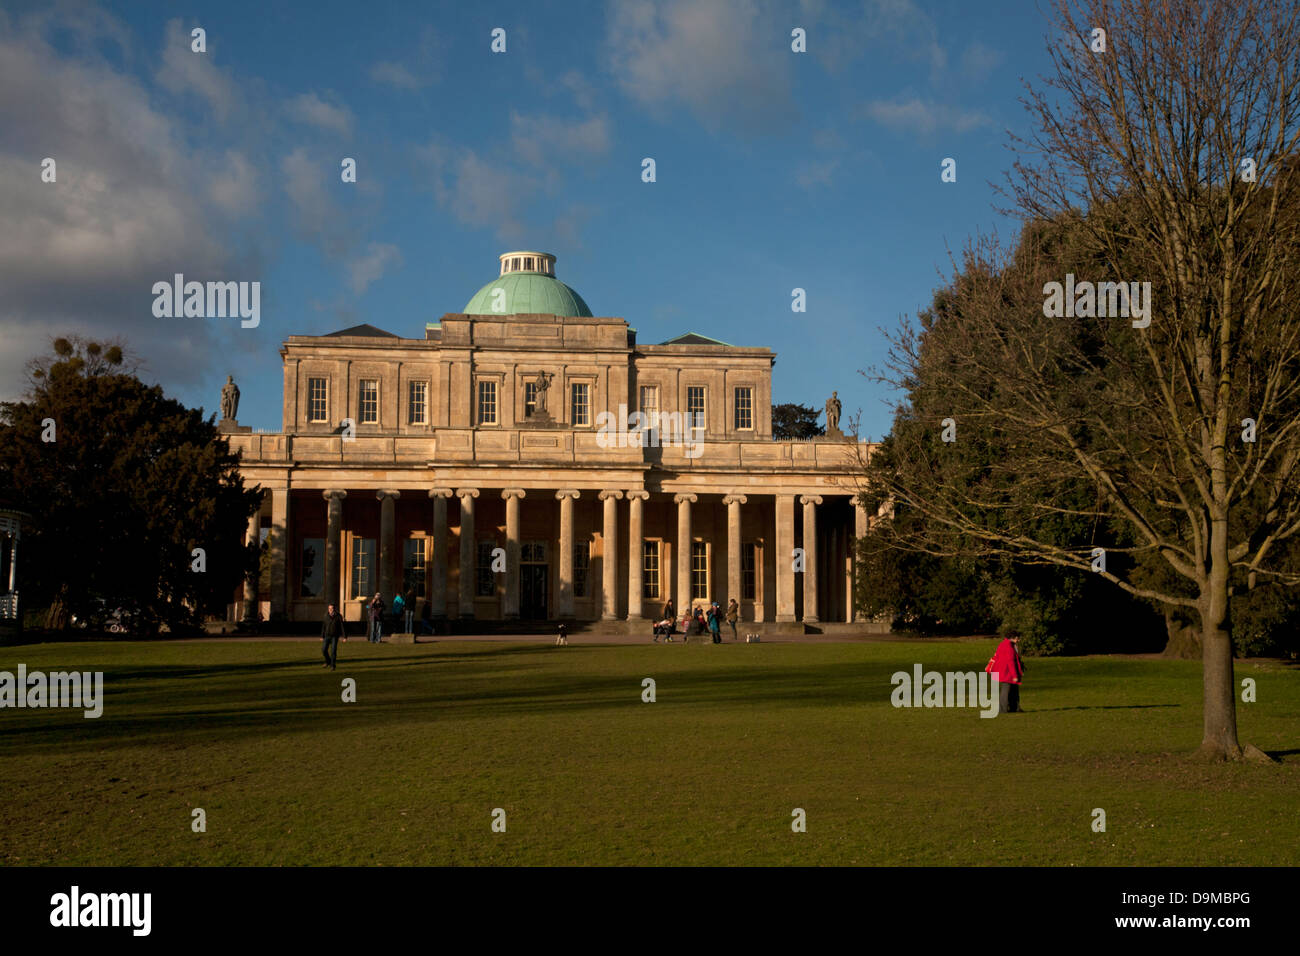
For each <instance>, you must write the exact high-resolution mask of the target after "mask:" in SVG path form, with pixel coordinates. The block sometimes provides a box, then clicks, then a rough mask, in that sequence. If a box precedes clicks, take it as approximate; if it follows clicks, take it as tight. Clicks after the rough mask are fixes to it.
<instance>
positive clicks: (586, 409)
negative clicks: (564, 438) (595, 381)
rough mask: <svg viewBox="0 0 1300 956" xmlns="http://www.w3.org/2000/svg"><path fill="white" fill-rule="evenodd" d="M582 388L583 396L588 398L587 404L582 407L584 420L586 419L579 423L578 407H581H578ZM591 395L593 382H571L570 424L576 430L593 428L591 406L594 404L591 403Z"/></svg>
mask: <svg viewBox="0 0 1300 956" xmlns="http://www.w3.org/2000/svg"><path fill="white" fill-rule="evenodd" d="M580 388H581V389H582V390H583V394H584V395H585V396H586V401H585V402H584V403H583V405H582V409H583V418H584V420H583V421H578V407H579V406H578V389H580ZM591 393H592V383H591V382H589V381H570V382H569V424H570V425H572V426H573V427H574V428H590V427H591V421H592V416H591V406H592V402H591Z"/></svg>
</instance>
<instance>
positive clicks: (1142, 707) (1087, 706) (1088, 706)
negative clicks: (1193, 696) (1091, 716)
mask: <svg viewBox="0 0 1300 956" xmlns="http://www.w3.org/2000/svg"><path fill="white" fill-rule="evenodd" d="M1181 706H1183V705H1182V704H1078V705H1076V706H1074V707H1034V708H1031V709H1032V710H1033V711H1034V712H1035V713H1039V714H1045V713H1047V712H1048V711H1053V710H1149V709H1151V708H1153V707H1181ZM1026 713H1028V711H1026Z"/></svg>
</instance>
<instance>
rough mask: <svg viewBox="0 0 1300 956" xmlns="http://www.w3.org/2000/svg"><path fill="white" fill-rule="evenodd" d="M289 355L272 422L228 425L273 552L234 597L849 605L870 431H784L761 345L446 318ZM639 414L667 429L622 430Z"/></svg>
mask: <svg viewBox="0 0 1300 956" xmlns="http://www.w3.org/2000/svg"><path fill="white" fill-rule="evenodd" d="M548 265H549V266H551V267H552V268H553V260H551V262H550V263H548ZM566 288H567V287H566ZM281 355H282V357H283V360H284V403H283V427H282V430H281V431H280V432H279V433H276V434H260V433H259V434H244V433H239V434H232V435H230V436H229V440H230V442H231V444H232V446H233V447H234V448H235V449H236V450H237V451H238V452H239V453H240V456H241V471H242V472H243V475H244V477H245V480H246V481H247V482H248V483H249V484H250V485H259V486H261V488H262V489H263V490H264V498H263V507H262V510H261V513H260V514H259V515H257V516H255V517H254V519H253V521H252V522H251V523H250V527H249V535H250V538H251V540H258V538H259V537H260V536H261V534H262V529H264V528H265V529H267V535H266V538H267V544H268V550H269V553H270V572H269V575H267V576H266V577H264V578H263V586H262V588H261V589H260V591H261V593H257V594H256V597H254V592H255V591H258V590H259V589H258V588H257V586H256V582H250V583H249V585H247V586H246V594H245V595H244V596H243V598H244V600H245V606H244V613H251V612H254V611H257V612H260V614H261V616H262V617H263V618H269V619H271V620H276V619H289V620H319V619H320V618H321V616H322V615H323V612H324V606H325V603H326V600H327V597H328V596H334V597H336V598H339V599H340V603H341V605H342V607H343V608H344V614H345V616H346V617H347V618H348V619H350V620H357V619H359V618H360V617H361V615H362V604H363V600H368V599H369V598H370V597H371V596H373V594H374V593H375V592H376V591H379V592H380V593H381V595H382V597H383V600H384V602H385V606H386V607H388V606H391V602H392V597H393V593H394V591H395V590H396V589H398V588H401V589H403V590H405V589H406V588H408V587H410V588H413V589H414V590H415V591H416V592H417V596H418V598H419V600H420V602H421V604H423V603H424V602H427V603H428V605H429V610H430V613H431V616H432V617H434V618H435V619H438V618H443V617H447V618H461V619H468V618H474V619H478V620H499V619H504V620H510V619H515V618H523V619H548V620H549V619H555V618H573V619H576V620H614V619H629V620H638V619H643V618H644V619H650V618H656V617H658V616H659V614H660V611H661V610H662V608H663V606H664V604H665V602H666V601H668V600H670V599H671V600H672V601H673V603H674V606H675V607H676V609H677V614H678V616H679V617H680V615H681V612H682V609H683V608H684V607H685V606H687V605H690V604H695V603H707V602H709V601H714V600H716V601H718V602H719V603H720V604H721V605H723V606H724V607H725V606H726V603H727V601H728V599H730V598H731V597H733V596H734V597H737V598H739V599H740V603H741V609H742V616H743V619H744V620H746V621H763V622H770V621H776V622H794V621H797V620H803V621H805V622H809V623H813V622H830V621H851V620H853V612H852V607H851V604H852V602H851V593H852V574H853V568H852V558H851V554H852V547H851V542H852V538H853V536H854V535H855V534H861V533H862V532H863V531H864V530H865V527H866V517H865V514H864V513H863V512H862V509H861V508H859V507H857V506H856V505H855V503H854V502H853V497H852V496H853V494H854V488H855V479H854V472H855V463H856V460H857V455H858V454H859V453H863V454H865V453H868V452H869V451H870V449H869V448H867V447H866V446H865V445H864V446H861V447H855V446H854V445H853V444H852V443H851V442H846V441H774V440H773V439H772V414H771V407H772V400H771V394H772V392H771V376H772V366H773V364H774V362H775V354H774V353H773V352H772V351H771V350H769V349H767V348H747V347H736V346H731V345H726V344H723V343H719V342H715V341H713V340H711V339H707V338H706V337H703V336H698V335H688V336H683V337H681V338H680V339H676V340H672V341H671V342H669V343H665V344H661V345H642V344H639V343H638V342H637V337H636V332H635V330H633V329H631V328H629V326H628V324H627V323H626V322H625V321H623V320H622V319H618V318H607V317H590V316H556V315H539V314H502V315H472V314H460V313H452V314H448V315H445V316H443V318H442V321H441V323H439V324H431V325H430V326H429V327H428V328H427V329H426V332H425V337H424V338H421V339H416V338H401V337H398V336H395V335H392V334H390V333H387V332H383V331H381V330H379V329H375V328H372V327H370V326H359V327H357V328H355V329H350V330H345V331H344V332H339V333H334V334H332V335H325V336H300V335H294V336H290V337H289V338H288V340H287V341H286V342H285V343H284V346H283V348H282V350H281ZM542 372H545V373H548V374H549V375H550V376H551V378H550V384H549V388H548V389H547V390H546V406H547V414H546V415H545V416H543V415H540V414H537V413H536V408H535V406H534V405H532V404H530V398H534V397H535V396H534V390H535V389H536V387H537V386H536V384H535V383H536V382H537V381H538V377H539V373H542ZM530 383H532V384H530ZM701 405H702V414H701ZM620 406H621V408H620ZM652 410H655V411H657V412H658V413H659V416H660V417H659V421H660V423H661V427H660V428H659V429H658V430H657V431H652V432H650V433H649V434H646V433H645V432H644V431H641V432H638V431H637V429H636V427H635V426H636V424H637V423H636V421H635V418H634V419H633V423H632V424H633V428H632V430H631V433H630V437H629V433H627V432H621V431H618V430H614V429H612V428H611V425H614V424H616V423H620V422H625V421H626V420H627V419H628V418H629V417H631V416H632V413H634V412H650V411H652ZM602 413H607V414H605V415H602ZM688 413H692V414H696V415H699V416H700V418H699V420H698V421H696V420H693V419H691V418H689V417H686V416H687V414H688ZM696 425H698V426H699V427H694V426H696ZM656 439H657V441H656ZM643 445H644V447H643ZM795 548H803V549H804V551H805V555H804V562H805V570H804V571H803V572H802V573H799V572H796V571H795V570H794V564H793V561H792V555H793V552H794V549H795ZM496 549H500V550H499V551H497V550H496ZM417 610H418V609H417Z"/></svg>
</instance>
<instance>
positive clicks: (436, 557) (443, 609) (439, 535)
mask: <svg viewBox="0 0 1300 956" xmlns="http://www.w3.org/2000/svg"><path fill="white" fill-rule="evenodd" d="M454 493H455V492H453V491H452V490H451V489H450V488H432V489H430V491H429V497H430V498H432V499H433V583H432V587H431V588H430V591H429V616H430V617H432V618H433V619H434V620H435V621H442V620H446V618H447V499H448V498H450V497H451V496H452V495H453V494H454Z"/></svg>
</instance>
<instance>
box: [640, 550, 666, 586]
mask: <svg viewBox="0 0 1300 956" xmlns="http://www.w3.org/2000/svg"><path fill="white" fill-rule="evenodd" d="M651 559H653V560H651ZM662 567H663V542H662V541H660V540H659V539H658V538H646V539H645V540H643V541H642V542H641V597H642V598H643V599H644V600H647V601H657V600H659V598H660V595H661V594H662V593H663V592H662V591H661V587H660V577H659V572H660V569H661V568H662Z"/></svg>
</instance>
